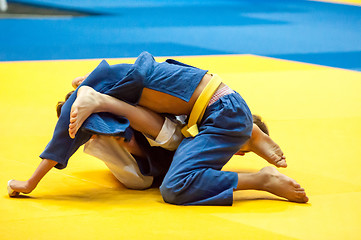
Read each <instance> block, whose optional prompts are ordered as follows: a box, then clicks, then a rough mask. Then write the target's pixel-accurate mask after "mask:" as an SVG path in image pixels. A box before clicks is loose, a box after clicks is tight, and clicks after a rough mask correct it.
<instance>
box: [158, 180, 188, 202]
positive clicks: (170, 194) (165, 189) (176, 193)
mask: <svg viewBox="0 0 361 240" xmlns="http://www.w3.org/2000/svg"><path fill="white" fill-rule="evenodd" d="M159 189H160V193H161V194H162V197H163V200H164V202H166V203H170V204H175V205H184V204H185V203H186V202H185V201H184V199H183V197H182V194H180V192H181V191H180V190H179V189H178V188H177V187H175V186H172V185H171V184H169V183H167V182H163V183H162V185H161V186H160V188H159Z"/></svg>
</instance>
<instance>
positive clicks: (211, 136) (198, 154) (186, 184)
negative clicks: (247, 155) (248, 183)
mask: <svg viewBox="0 0 361 240" xmlns="http://www.w3.org/2000/svg"><path fill="white" fill-rule="evenodd" d="M252 127H253V121H252V114H251V112H250V110H249V108H248V106H247V104H246V103H245V101H244V100H243V98H242V97H241V96H240V95H239V94H238V93H232V94H229V95H226V96H223V97H221V98H220V99H219V100H218V101H216V102H215V103H213V104H212V105H211V106H209V107H208V108H207V109H206V112H205V114H204V116H203V119H202V122H201V124H200V125H199V126H198V129H199V134H198V135H197V136H195V137H189V138H185V139H184V140H183V141H182V143H181V144H180V145H179V147H178V149H177V151H176V153H175V155H174V158H173V161H172V164H171V166H170V168H169V171H168V172H167V174H166V176H165V178H164V180H163V183H162V185H161V186H160V191H161V194H162V197H163V199H164V201H165V202H168V203H171V204H177V205H232V203H233V190H234V189H235V188H236V187H237V184H238V175H237V173H235V172H226V171H221V169H222V167H223V166H224V165H225V164H226V163H227V162H228V161H229V159H230V158H231V157H232V156H233V155H234V154H235V153H236V152H237V151H238V150H239V149H240V147H241V146H242V145H243V144H244V143H245V142H246V141H247V140H248V139H249V138H250V136H251V133H252Z"/></svg>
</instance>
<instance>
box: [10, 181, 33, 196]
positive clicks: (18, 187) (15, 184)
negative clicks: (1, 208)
mask: <svg viewBox="0 0 361 240" xmlns="http://www.w3.org/2000/svg"><path fill="white" fill-rule="evenodd" d="M35 187H36V186H33V185H31V184H30V183H29V181H18V180H10V181H9V182H8V193H9V196H10V197H15V196H18V195H19V193H25V194H28V193H31V192H32V191H33V190H34V188H35Z"/></svg>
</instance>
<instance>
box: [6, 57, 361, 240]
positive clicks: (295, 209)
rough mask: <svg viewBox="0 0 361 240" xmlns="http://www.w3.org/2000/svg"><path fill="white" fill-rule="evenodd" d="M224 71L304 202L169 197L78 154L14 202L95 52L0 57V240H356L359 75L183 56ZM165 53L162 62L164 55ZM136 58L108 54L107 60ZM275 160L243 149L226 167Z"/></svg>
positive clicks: (255, 60)
mask: <svg viewBox="0 0 361 240" xmlns="http://www.w3.org/2000/svg"><path fill="white" fill-rule="evenodd" d="M177 59H178V60H180V61H183V62H186V63H188V64H191V65H196V66H199V67H201V68H204V69H208V70H210V71H211V72H214V73H218V74H219V75H220V76H221V77H222V78H223V79H224V80H225V81H226V83H227V84H228V85H230V86H231V87H232V88H234V89H236V90H237V91H239V92H240V93H241V94H242V96H243V97H244V98H245V99H246V101H247V102H248V104H249V106H250V108H251V110H252V111H253V112H254V113H258V114H261V115H262V116H263V117H264V119H265V120H266V121H267V122H268V124H269V127H270V133H271V136H272V137H273V138H274V139H275V141H276V142H278V143H279V144H280V146H281V147H282V149H283V150H284V152H285V154H286V156H287V160H288V164H289V167H288V168H287V169H282V170H281V172H282V173H285V174H287V175H288V176H290V177H292V178H295V179H296V180H297V181H298V182H299V183H300V184H301V185H302V186H303V187H304V188H305V189H306V192H307V194H308V196H309V197H310V202H309V203H308V204H296V203H291V202H287V201H283V200H280V199H278V198H276V197H273V196H271V195H269V194H266V193H260V192H256V191H243V192H238V193H236V195H237V198H238V199H239V201H237V202H235V203H234V205H233V206H232V207H212V206H211V207H210V206H196V207H184V206H173V205H169V204H165V203H164V202H163V201H162V198H161V196H160V193H159V190H158V189H150V190H146V191H132V190H127V189H125V188H124V187H122V186H121V184H119V183H118V182H117V181H116V180H115V178H114V177H113V176H112V175H111V173H110V172H109V171H108V170H107V168H106V167H105V165H104V164H103V163H102V162H100V161H98V160H97V159H95V158H92V157H90V156H87V155H85V154H84V153H82V151H78V152H77V153H76V154H75V156H73V157H72V158H71V159H70V162H69V166H68V168H66V169H64V170H61V171H60V170H55V169H54V170H52V171H51V172H50V173H49V174H48V175H47V176H46V177H45V178H44V179H43V181H42V182H41V183H40V184H39V185H38V187H37V189H35V191H34V192H33V193H31V194H30V195H28V196H24V197H22V198H17V199H10V198H9V197H8V196H7V191H6V184H7V181H8V180H10V179H18V180H25V179H27V178H28V177H29V176H30V175H31V174H32V172H33V171H34V169H35V168H36V166H37V164H38V163H39V162H40V159H39V158H38V157H37V156H38V155H39V154H40V153H41V152H42V150H43V149H44V147H45V145H46V144H47V143H48V141H49V140H50V138H51V136H52V131H53V129H54V126H55V123H56V120H57V119H56V114H55V104H56V102H57V101H58V100H60V99H63V98H64V96H65V93H66V92H67V91H69V90H71V85H70V81H71V80H72V78H73V77H75V76H79V75H82V74H85V73H87V72H89V71H91V70H92V69H93V68H94V67H95V66H96V65H97V64H98V63H99V62H100V61H99V60H78V61H39V62H2V63H0V78H1V81H0V91H1V94H0V116H1V118H0V133H1V138H0V169H1V173H0V183H1V188H0V193H1V194H0V213H1V214H0V239H62V240H63V239H267V240H269V239H308V240H309V239H317V240H319V239H360V234H361V230H360V226H361V208H360V205H359V204H360V202H361V174H360V173H359V171H360V167H361V147H360V146H361V145H360V143H361V141H360V140H361V139H360V136H361V94H360V92H361V73H360V72H355V71H348V70H342V69H335V68H328V67H322V66H316V65H310V64H302V63H296V62H289V61H283V60H278V59H271V58H265V57H260V56H253V55H232V56H204V57H179V58H177ZM159 60H163V59H159ZM133 61H134V59H111V60H110V63H113V64H114V63H119V62H133ZM266 165H267V163H266V162H265V161H263V160H262V159H260V158H258V157H257V156H255V155H253V154H247V155H246V156H245V157H240V156H236V157H234V158H232V160H231V161H230V162H229V164H227V165H226V166H225V169H227V170H237V171H257V170H259V169H260V168H262V167H263V166H266Z"/></svg>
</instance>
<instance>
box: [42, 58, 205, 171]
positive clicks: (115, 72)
mask: <svg viewBox="0 0 361 240" xmlns="http://www.w3.org/2000/svg"><path fill="white" fill-rule="evenodd" d="M206 73H207V71H206V70H202V69H199V68H195V67H192V66H189V65H186V64H183V63H180V62H178V61H175V60H173V59H168V60H167V61H165V62H161V63H158V62H156V61H155V60H154V58H153V56H152V55H151V54H149V53H148V52H143V53H142V54H141V55H140V56H139V57H138V58H137V60H136V61H135V63H134V64H118V65H112V66H110V65H109V64H108V63H107V62H106V61H105V60H103V61H102V62H101V63H100V64H99V65H98V66H97V67H96V68H95V69H94V71H93V72H92V73H91V74H90V75H89V76H88V77H87V79H86V80H85V81H84V82H83V83H82V84H81V85H80V86H90V87H92V88H93V89H95V90H96V91H98V92H101V93H105V94H108V95H110V96H113V97H115V98H117V99H119V100H122V101H125V102H127V103H130V104H134V105H135V104H137V103H138V101H139V99H140V97H141V94H142V91H143V88H150V89H153V90H156V91H160V92H164V93H168V94H171V95H173V96H176V97H178V98H180V99H183V100H184V101H189V100H190V98H191V96H192V94H193V92H194V90H195V89H196V87H197V86H198V84H199V82H200V81H201V80H202V78H203V76H204V75H205V74H206ZM80 86H79V87H80ZM76 95H77V90H76V91H75V92H74V93H73V94H72V95H71V96H70V98H69V99H68V100H67V101H66V103H65V104H64V106H63V108H62V111H61V115H60V117H59V120H58V122H57V124H56V127H55V130H54V133H53V137H52V139H51V140H50V142H49V143H48V145H47V146H46V148H45V150H44V151H43V152H42V153H41V155H40V157H41V158H43V159H51V160H54V161H56V162H58V164H57V165H56V166H55V167H56V168H58V169H63V168H65V167H66V166H67V164H68V160H69V158H70V157H71V156H72V155H73V154H74V153H75V151H76V150H77V149H78V148H79V147H80V146H81V145H83V144H84V143H86V142H87V141H88V140H89V139H90V137H91V136H92V135H93V134H103V135H114V136H122V137H125V138H126V139H128V140H129V139H130V138H131V136H132V135H133V134H134V136H135V138H136V140H137V141H138V142H139V144H140V145H141V147H142V148H143V149H144V150H145V152H146V155H147V157H146V158H140V157H135V158H136V160H137V163H138V165H139V168H140V170H141V172H142V174H144V175H146V176H155V177H156V176H161V175H164V174H165V173H166V171H167V169H168V167H169V165H170V163H171V161H172V157H173V152H170V151H167V150H164V149H162V148H159V147H150V146H149V144H148V142H147V141H146V139H145V138H144V137H143V136H142V134H140V133H138V132H135V131H133V130H132V129H131V128H130V126H129V121H128V120H127V119H126V118H124V117H121V116H114V115H112V114H109V113H95V114H92V115H91V116H90V117H89V118H88V119H87V120H86V121H85V122H84V123H83V126H82V127H81V129H80V130H79V131H78V133H77V134H76V136H75V138H74V139H72V138H70V137H69V134H68V126H69V117H70V109H71V106H72V104H73V102H74V101H75V99H76Z"/></svg>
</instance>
